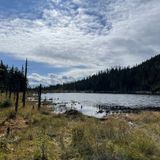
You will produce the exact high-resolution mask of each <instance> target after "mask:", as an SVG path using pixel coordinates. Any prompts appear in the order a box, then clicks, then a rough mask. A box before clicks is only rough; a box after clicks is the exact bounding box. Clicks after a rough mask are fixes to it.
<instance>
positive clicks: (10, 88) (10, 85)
mask: <svg viewBox="0 0 160 160" xmlns="http://www.w3.org/2000/svg"><path fill="white" fill-rule="evenodd" d="M27 84H28V80H27V60H26V63H25V68H24V67H23V66H22V69H21V70H20V69H18V68H17V67H14V66H12V67H11V68H10V67H9V66H8V65H5V64H4V63H3V61H2V60H1V62H0V92H1V94H2V93H5V95H6V98H9V99H11V96H12V94H13V95H14V98H15V99H16V105H15V109H16V110H17V108H18V101H19V93H20V92H22V93H23V96H22V102H23V106H25V99H26V90H27Z"/></svg>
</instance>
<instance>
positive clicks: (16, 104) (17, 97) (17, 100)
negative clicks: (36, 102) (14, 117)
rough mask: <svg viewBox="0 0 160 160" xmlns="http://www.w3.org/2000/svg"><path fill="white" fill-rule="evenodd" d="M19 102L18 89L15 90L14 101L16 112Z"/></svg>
mask: <svg viewBox="0 0 160 160" xmlns="http://www.w3.org/2000/svg"><path fill="white" fill-rule="evenodd" d="M18 102H19V91H17V92H16V103H15V112H16V113H17V112H18V104H19V103H18Z"/></svg>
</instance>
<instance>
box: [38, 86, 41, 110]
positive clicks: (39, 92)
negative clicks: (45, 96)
mask: <svg viewBox="0 0 160 160" xmlns="http://www.w3.org/2000/svg"><path fill="white" fill-rule="evenodd" d="M41 94H42V85H41V84H40V86H39V90H38V110H39V109H40V108H41Z"/></svg>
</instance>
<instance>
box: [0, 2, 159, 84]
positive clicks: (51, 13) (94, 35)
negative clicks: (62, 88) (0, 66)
mask: <svg viewBox="0 0 160 160" xmlns="http://www.w3.org/2000/svg"><path fill="white" fill-rule="evenodd" d="M42 13H43V15H42V18H41V19H34V20H30V19H24V18H23V19H22V18H18V17H17V18H14V19H13V18H6V19H1V20H0V52H3V53H10V54H12V55H14V56H16V57H18V58H21V59H24V58H26V57H27V58H28V59H29V60H30V61H36V62H43V63H47V64H50V65H53V66H58V67H62V68H65V67H70V68H71V70H70V71H68V72H66V73H63V74H62V73H60V74H59V75H56V76H58V79H56V78H55V77H52V76H51V75H50V74H48V76H47V78H45V77H43V76H40V75H38V74H32V75H31V76H30V79H31V80H32V81H33V80H35V81H43V82H45V83H48V84H51V83H57V82H62V81H63V80H62V79H63V78H62V77H63V76H68V77H69V78H68V79H69V80H72V79H76V78H80V77H83V76H86V75H89V74H91V73H95V72H97V71H98V70H101V69H105V68H107V67H110V66H116V65H122V66H126V65H134V64H136V63H140V62H141V61H142V60H144V59H146V58H149V57H150V56H152V55H155V54H156V53H157V52H159V50H160V47H159V43H160V39H159V35H160V17H159V15H160V1H157V0H147V1H146V0H114V1H111V0H99V1H97V0H92V1H91V0H72V1H65V2H64V1H60V0H52V3H51V4H50V8H49V9H48V8H46V9H43V11H42ZM76 66H82V67H83V69H81V68H79V69H78V70H77V69H75V67H76ZM75 75H76V76H75ZM59 76H60V77H59ZM70 77H72V78H70ZM55 79H56V80H55ZM64 81H65V80H64ZM66 81H67V80H66Z"/></svg>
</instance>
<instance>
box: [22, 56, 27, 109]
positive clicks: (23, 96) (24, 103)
mask: <svg viewBox="0 0 160 160" xmlns="http://www.w3.org/2000/svg"><path fill="white" fill-rule="evenodd" d="M27 71H28V61H27V59H26V63H25V72H24V81H25V82H24V86H23V95H22V103H23V107H25V105H26V92H27Z"/></svg>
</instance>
